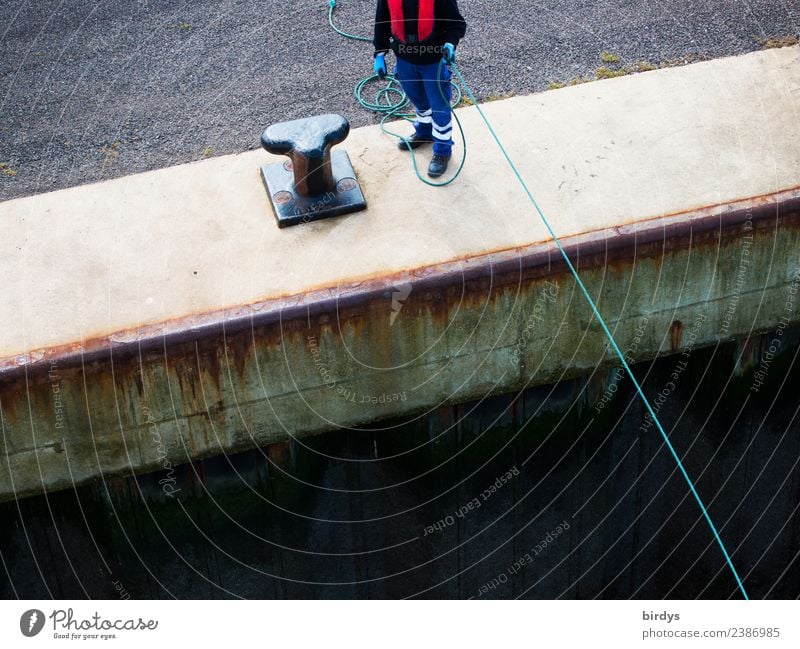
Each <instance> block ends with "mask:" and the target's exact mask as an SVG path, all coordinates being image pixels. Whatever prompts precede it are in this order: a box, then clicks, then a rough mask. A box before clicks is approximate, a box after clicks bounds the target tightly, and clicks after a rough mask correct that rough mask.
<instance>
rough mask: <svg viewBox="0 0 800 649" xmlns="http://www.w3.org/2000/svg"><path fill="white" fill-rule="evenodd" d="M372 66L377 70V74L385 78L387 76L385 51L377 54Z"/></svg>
mask: <svg viewBox="0 0 800 649" xmlns="http://www.w3.org/2000/svg"><path fill="white" fill-rule="evenodd" d="M372 68H373V70H375V74H377V75H378V76H379V77H380V78H381V79H383V78H384V77H385V76H386V55H385V54H383V53H381V54H377V55H376V56H375V63H374V64H373V66H372Z"/></svg>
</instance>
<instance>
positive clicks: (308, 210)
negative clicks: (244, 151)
mask: <svg viewBox="0 0 800 649" xmlns="http://www.w3.org/2000/svg"><path fill="white" fill-rule="evenodd" d="M331 169H332V171H333V179H334V183H335V186H334V189H333V190H332V191H330V192H328V193H327V194H321V195H319V196H301V195H300V194H298V193H297V192H296V191H295V189H294V172H293V170H292V164H291V162H289V161H288V160H287V161H286V162H278V163H275V164H270V165H264V166H263V167H261V178H262V180H263V181H264V186H265V187H266V189H267V195H268V196H269V199H270V202H271V203H272V209H273V210H274V212H275V218H276V219H277V221H278V227H279V228H287V227H289V226H292V225H301V224H303V223H309V222H311V221H319V220H320V219H327V218H331V217H333V216H341V215H343V214H350V213H351V212H359V211H361V210H364V209H366V207H367V201H366V200H365V199H364V194H363V193H362V192H361V186H360V185H359V184H358V180H356V174H355V171H354V170H353V165H352V163H351V162H350V156H348V155H347V151H331Z"/></svg>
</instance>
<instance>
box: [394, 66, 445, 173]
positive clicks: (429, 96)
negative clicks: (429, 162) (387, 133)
mask: <svg viewBox="0 0 800 649" xmlns="http://www.w3.org/2000/svg"><path fill="white" fill-rule="evenodd" d="M440 70H441V76H440ZM394 74H395V77H396V78H397V80H398V81H399V82H400V85H401V86H402V88H403V91H404V92H405V93H406V95H407V96H408V99H409V100H410V101H411V103H412V104H414V109H415V110H416V113H417V119H416V121H415V122H414V129H415V130H416V132H417V136H418V137H421V138H425V139H433V152H434V154H438V155H443V156H445V157H450V155H451V154H452V152H453V112H452V110H451V108H450V101H451V99H452V96H453V85H452V82H451V77H452V73H451V72H450V68H449V67H448V66H447V65H441V66H440V64H439V62H438V61H437V62H436V63H430V64H426V65H418V64H415V63H409V62H408V61H404V60H403V59H401V58H398V59H397V65H396V67H395V72H394Z"/></svg>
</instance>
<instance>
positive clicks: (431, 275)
mask: <svg viewBox="0 0 800 649" xmlns="http://www.w3.org/2000/svg"><path fill="white" fill-rule="evenodd" d="M798 211H800V186H798V187H794V188H791V189H787V190H783V191H781V192H777V193H775V194H767V195H764V196H757V197H752V198H748V199H745V200H741V201H736V202H733V203H724V204H720V205H713V206H707V207H702V208H697V209H693V210H688V211H685V212H679V213H675V214H669V215H664V216H660V217H655V218H652V219H648V220H646V221H640V222H636V223H632V224H628V225H623V226H615V227H612V228H604V229H602V230H595V231H592V232H587V233H583V234H579V235H574V236H571V237H568V238H565V239H563V240H562V242H561V243H562V245H563V247H564V250H565V251H566V253H567V254H568V255H569V257H570V259H571V260H572V261H573V263H574V264H575V265H576V266H577V267H579V268H581V269H586V268H591V267H596V266H598V265H602V264H605V263H607V262H608V261H610V260H611V259H622V258H632V257H633V256H635V255H637V254H639V255H641V254H642V253H643V251H644V250H646V249H647V247H648V246H652V244H659V245H658V246H657V249H658V251H659V252H662V251H663V250H664V248H665V247H666V248H668V249H676V248H681V247H688V246H690V245H692V243H693V242H697V241H698V239H702V238H703V237H704V235H705V236H706V237H708V236H709V235H710V236H712V237H713V238H717V237H725V236H726V234H727V235H729V236H735V235H736V234H738V233H740V232H741V227H742V225H743V224H744V223H745V222H746V221H748V220H749V221H750V222H751V223H752V224H753V226H754V228H756V229H759V228H758V227H757V226H758V225H760V227H761V229H763V227H764V226H767V227H768V225H769V223H768V222H769V220H770V219H772V220H774V222H775V227H777V226H778V221H779V219H782V218H784V217H786V216H788V215H789V214H791V213H793V212H798ZM667 243H668V244H669V245H666V246H665V244H667ZM564 271H566V264H565V263H564V262H563V259H561V256H560V253H559V252H558V248H557V247H556V245H555V243H554V242H552V241H547V242H542V243H537V244H532V245H530V246H525V247H521V248H512V249H505V250H497V251H491V252H488V253H486V254H483V255H480V256H474V257H468V258H463V259H457V260H453V261H449V262H445V263H442V264H437V265H434V266H427V267H422V268H417V269H413V270H411V271H407V272H402V273H395V274H393V275H387V276H382V277H378V278H372V279H369V280H366V281H363V282H357V283H353V284H350V285H348V286H344V287H336V288H322V289H317V290H312V291H309V292H308V293H303V294H299V295H292V296H286V297H279V298H274V299H271V300H267V301H264V302H260V303H255V304H250V305H242V306H237V307H230V308H226V309H222V310H219V311H213V312H209V313H206V314H203V315H201V316H198V315H196V314H195V315H192V316H188V317H182V318H177V319H175V320H170V321H167V322H163V323H159V324H155V325H146V326H143V327H140V328H137V329H135V330H126V331H120V332H116V333H113V334H110V335H108V336H104V337H100V338H95V339H92V340H88V341H84V342H83V343H71V344H65V345H58V346H54V347H49V348H46V349H41V350H33V351H30V352H27V353H24V354H17V355H15V356H11V357H6V358H3V359H0V381H8V380H15V379H17V378H19V377H20V376H23V375H28V374H29V373H38V372H40V371H42V370H46V368H47V367H48V366H49V365H51V364H53V363H57V364H58V365H59V369H63V368H65V367H69V366H76V365H77V366H80V365H82V364H84V363H91V362H93V361H95V360H98V359H101V358H104V357H111V358H113V357H114V356H117V357H121V356H128V355H131V354H140V353H143V352H148V351H153V350H156V349H159V348H164V349H166V348H167V347H168V346H170V345H172V344H175V343H184V342H188V341H195V340H201V339H205V338H208V337H212V336H217V335H220V334H222V335H229V334H234V333H238V332H241V331H242V330H246V329H248V328H251V329H254V328H256V327H261V326H264V325H269V324H273V323H277V322H288V321H291V320H295V319H298V318H303V319H306V318H309V317H312V316H316V315H319V314H322V313H336V312H338V311H341V310H342V309H345V308H351V307H354V306H358V305H360V304H364V303H367V302H369V301H371V300H374V299H376V298H381V297H383V296H384V295H385V293H386V292H387V291H388V290H390V289H392V287H394V286H396V285H397V283H398V282H399V281H402V282H403V283H410V284H411V285H412V286H413V287H414V289H416V290H425V289H435V288H442V287H447V286H453V285H458V284H464V283H466V282H467V281H471V280H476V279H482V278H491V279H492V280H493V281H498V280H500V278H501V277H502V276H512V277H514V278H517V279H516V281H519V278H520V277H521V276H522V274H523V273H524V274H525V275H526V276H527V277H532V276H536V275H542V276H545V275H553V274H556V273H560V272H564ZM498 283H500V282H498Z"/></svg>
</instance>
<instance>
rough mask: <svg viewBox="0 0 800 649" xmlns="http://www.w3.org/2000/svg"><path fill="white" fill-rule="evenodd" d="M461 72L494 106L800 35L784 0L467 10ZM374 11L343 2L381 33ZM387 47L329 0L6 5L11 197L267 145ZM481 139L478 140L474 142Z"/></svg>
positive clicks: (796, 11) (650, 0)
mask: <svg viewBox="0 0 800 649" xmlns="http://www.w3.org/2000/svg"><path fill="white" fill-rule="evenodd" d="M460 6H461V9H462V12H463V13H464V15H465V17H466V19H467V21H468V24H469V27H468V33H467V37H466V38H465V40H464V41H463V42H462V45H461V46H460V47H459V65H460V67H461V69H462V71H463V73H464V74H465V76H466V78H467V79H468V80H469V82H470V84H471V86H472V87H473V89H474V90H475V91H476V93H477V95H478V97H479V98H481V99H489V98H496V97H498V96H502V95H504V94H507V93H516V94H527V93H533V92H539V91H542V90H544V89H546V88H547V86H548V83H550V82H554V81H560V82H565V81H569V80H570V79H573V78H575V77H578V76H583V77H594V76H595V75H596V71H597V69H598V68H599V67H601V66H603V65H604V63H603V62H602V61H601V59H600V55H601V53H602V52H603V51H608V52H611V53H613V54H615V55H618V56H619V57H620V63H618V64H611V66H610V67H611V68H612V69H616V68H620V67H623V66H627V65H634V64H635V63H636V62H641V61H647V62H650V63H652V64H656V65H661V64H683V63H684V62H691V61H693V60H696V59H702V58H713V57H720V56H727V55H732V54H740V53H744V52H748V51H752V50H756V49H760V48H761V47H763V41H765V40H766V39H769V38H775V37H778V38H780V37H787V36H797V35H798V30H800V3H797V2H794V1H792V2H789V1H784V0H754V1H737V0H713V1H708V0H707V1H705V2H696V1H688V0H671V1H665V0H660V1H655V0H615V1H614V2H605V1H603V2H588V1H586V0H577V1H575V0H573V1H572V2H565V1H564V0H543V1H541V2H520V1H519V0H517V1H512V0H491V1H490V0H462V1H461V2H460ZM373 16H374V1H373V0H339V6H338V7H337V11H336V19H337V24H338V25H339V26H340V28H342V29H345V30H346V31H351V32H354V33H360V34H365V35H369V34H370V32H371V24H372V19H373ZM371 65H372V49H371V46H370V45H369V44H365V43H356V42H351V41H347V40H345V39H343V38H342V37H340V36H338V35H336V34H335V33H334V32H333V31H332V30H331V29H330V28H329V26H328V23H327V1H326V0H302V1H301V2H291V3H289V2H278V1H277V0H260V1H259V2H256V1H254V0H224V1H222V2H211V1H210V0H196V1H194V2H191V3H188V2H187V3H182V2H177V1H164V2H158V1H156V0H115V1H114V2H99V3H91V2H90V3H87V2H82V1H80V0H60V1H57V0H4V2H3V3H0V200H6V199H9V198H13V197H18V196H24V195H30V194H36V193H40V192H44V191H50V190H53V189H59V188H63V187H69V186H73V185H79V184H83V183H87V182H93V181H99V180H103V179H108V178H114V177H118V176H122V175H126V174H130V173H135V172H140V171H145V170H149V169H155V168H159V167H166V166H169V165H173V164H178V163H182V162H188V161H191V160H198V159H202V158H203V157H208V156H212V155H224V154H228V153H234V152H239V151H244V150H247V149H253V148H256V147H258V146H259V135H260V133H261V131H262V130H263V129H264V128H265V127H266V126H267V125H269V124H270V123H273V122H276V121H282V120H285V119H293V118H297V117H302V116H308V115H312V114H316V113H324V112H339V113H342V114H343V115H345V116H347V117H348V118H349V119H350V121H351V123H352V124H353V126H354V127H356V126H363V125H366V124H370V123H374V122H376V121H377V120H376V118H375V117H374V116H373V115H370V114H369V113H367V112H365V111H364V110H363V109H362V108H361V107H360V106H359V105H358V104H357V103H356V102H355V100H354V98H353V94H352V93H353V86H354V84H355V83H356V81H357V80H358V79H360V78H362V77H364V76H366V75H368V74H371ZM467 136H469V134H467Z"/></svg>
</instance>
